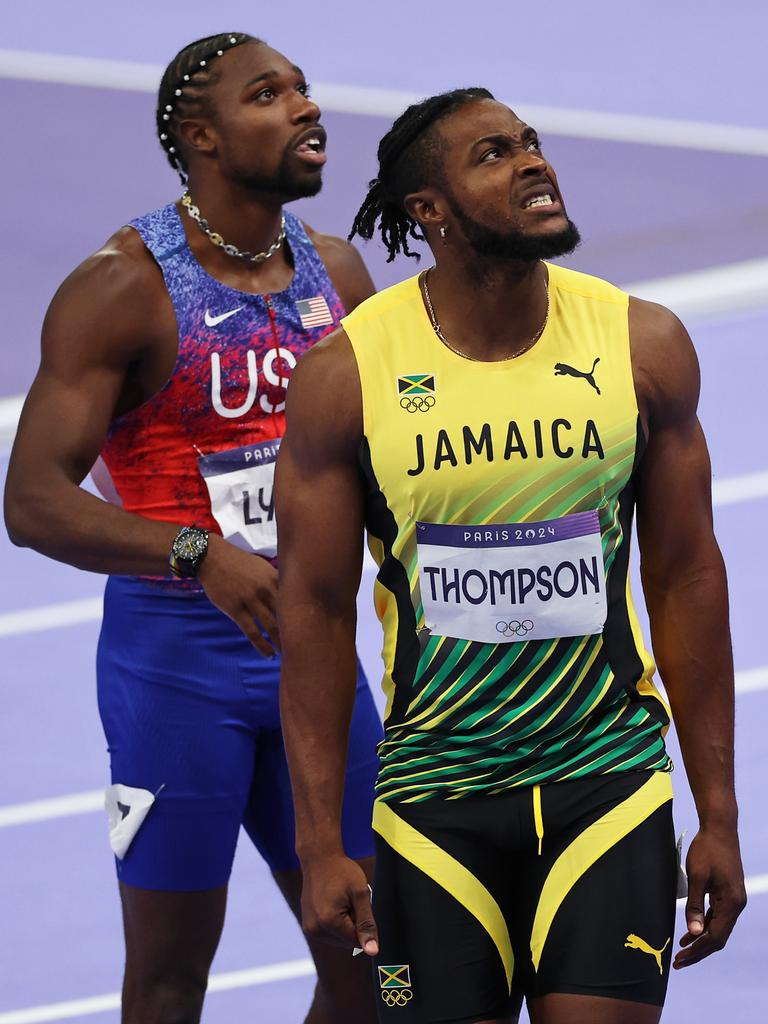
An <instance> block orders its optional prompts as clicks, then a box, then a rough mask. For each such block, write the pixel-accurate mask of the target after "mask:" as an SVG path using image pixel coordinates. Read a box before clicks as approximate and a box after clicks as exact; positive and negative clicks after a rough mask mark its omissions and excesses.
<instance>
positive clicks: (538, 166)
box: [520, 150, 549, 178]
mask: <svg viewBox="0 0 768 1024" xmlns="http://www.w3.org/2000/svg"><path fill="white" fill-rule="evenodd" d="M548 166H549V164H548V163H547V161H546V160H545V159H544V157H543V156H542V154H541V153H539V152H537V151H536V150H531V151H530V152H526V153H525V154H524V156H523V158H522V160H521V164H520V174H521V175H522V177H524V178H538V177H541V175H542V174H545V173H546V170H547V168H548Z"/></svg>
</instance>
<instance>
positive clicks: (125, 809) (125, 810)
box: [117, 800, 131, 821]
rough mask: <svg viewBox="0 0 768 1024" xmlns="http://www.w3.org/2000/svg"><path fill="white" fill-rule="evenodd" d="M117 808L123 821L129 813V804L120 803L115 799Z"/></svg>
mask: <svg viewBox="0 0 768 1024" xmlns="http://www.w3.org/2000/svg"><path fill="white" fill-rule="evenodd" d="M117 809H118V811H120V814H121V815H122V820H123V821H125V819H126V818H127V817H128V815H129V814H130V813H131V808H130V806H129V805H128V804H121V803H120V801H119V800H118V801H117Z"/></svg>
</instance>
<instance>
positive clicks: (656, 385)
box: [629, 296, 700, 423]
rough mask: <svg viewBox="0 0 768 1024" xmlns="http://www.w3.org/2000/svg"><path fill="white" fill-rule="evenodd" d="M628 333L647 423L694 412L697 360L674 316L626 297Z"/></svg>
mask: <svg viewBox="0 0 768 1024" xmlns="http://www.w3.org/2000/svg"><path fill="white" fill-rule="evenodd" d="M629 336H630V346H631V353H632V371H633V374H634V379H635V389H636V392H637V397H638V402H639V404H640V406H641V412H643V413H644V414H645V418H646V420H647V422H649V423H653V422H656V423H660V422H661V423H663V422H669V421H675V420H679V419H685V418H687V417H689V416H691V415H695V412H696V406H697V404H698V398H699V384H700V375H699V362H698V359H697V357H696V351H695V349H694V347H693V342H692V341H691V338H690V336H689V334H688V331H687V330H686V329H685V327H684V326H683V324H682V323H681V321H680V320H679V319H678V317H677V316H675V314H674V313H673V312H672V311H671V310H669V309H667V308H666V307H665V306H661V305H659V304H658V303H656V302H648V301H646V300H645V299H638V298H635V297H634V296H630V300H629Z"/></svg>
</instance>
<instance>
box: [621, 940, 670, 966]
mask: <svg viewBox="0 0 768 1024" xmlns="http://www.w3.org/2000/svg"><path fill="white" fill-rule="evenodd" d="M670 941H671V939H667V941H666V942H665V943H664V945H663V946H662V947H661V949H654V948H653V946H649V945H648V943H647V942H646V941H645V939H641V938H640V936H639V935H634V934H631V933H630V934H629V935H628V936H627V941H626V942H625V943H624V948H625V949H639V950H640V952H641V953H648V954H649V956H652V957H653V958H654V960H655V961H656V963H657V964H658V965H659V974H663V973H664V969H663V967H662V966H661V954H662V953H663V952H664V950H665V949H666V948H667V946H668V945H669V943H670Z"/></svg>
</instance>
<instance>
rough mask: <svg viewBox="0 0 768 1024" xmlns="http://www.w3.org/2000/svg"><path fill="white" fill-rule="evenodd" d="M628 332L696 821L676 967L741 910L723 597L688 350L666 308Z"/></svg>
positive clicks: (633, 321)
mask: <svg viewBox="0 0 768 1024" xmlns="http://www.w3.org/2000/svg"><path fill="white" fill-rule="evenodd" d="M630 334H631V338H632V349H633V366H634V372H635V381H636V387H637V392H638V401H639V404H640V407H641V414H642V415H643V417H644V420H645V423H646V426H647V431H648V446H647V449H646V452H645V455H644V458H643V461H642V464H641V468H640V474H639V479H638V496H637V515H638V539H639V543H640V552H641V574H642V580H643V589H644V592H645V598H646V603H647V606H648V612H649V615H650V620H651V636H652V641H653V650H654V655H655V657H656V660H657V662H658V665H659V670H660V673H661V678H662V679H663V681H664V686H665V688H666V691H667V694H668V696H669V700H670V705H671V707H672V714H673V717H674V722H675V727H676V729H677V733H678V736H679V739H680V747H681V750H682V753H683V759H684V761H685V768H686V773H687V776H688V781H689V783H690V786H691V790H692V792H693V796H694V799H695V801H696V808H697V811H698V814H699V820H700V831H699V834H698V836H697V837H696V839H695V840H694V842H693V844H692V845H691V851H690V854H689V858H688V868H689V876H690V877H689V884H690V895H689V901H688V907H687V918H688V933H687V935H686V936H684V937H683V940H682V944H683V945H684V946H686V947H687V948H686V949H685V950H684V951H683V952H681V953H679V954H678V956H677V958H676V961H675V966H678V967H681V966H686V965H688V964H690V963H694V962H696V961H697V960H700V959H702V958H703V957H704V956H706V955H708V954H709V953H711V952H714V950H715V949H720V948H722V946H723V945H724V944H725V941H726V940H727V938H728V935H729V934H730V931H731V929H732V928H733V925H734V923H735V920H736V917H737V916H738V914H739V913H740V911H741V909H742V907H743V905H744V902H745V896H744V885H743V874H742V869H741V861H740V857H739V848H738V839H737V835H736V820H737V808H736V797H735V792H734V772H733V718H734V690H733V662H732V656H731V643H730V633H729V627H728V593H727V583H726V576H725V567H724V565H723V559H722V556H721V554H720V549H719V548H718V545H717V541H716V540H715V536H714V533H713V529H712V498H711V485H710V463H709V455H708V452H707V446H706V442H705V440H704V434H703V432H702V429H701V425H700V424H699V421H698V418H697V415H696V408H697V404H698V396H699V370H698V364H697V360H696V355H695V353H694V350H693V346H692V344H691V341H690V339H689V337H688V335H687V333H686V331H685V329H684V328H683V326H682V325H681V324H680V323H679V321H678V320H677V319H676V318H675V317H674V316H673V315H672V314H671V313H669V311H668V310H665V309H663V308H662V307H659V306H655V305H652V304H650V303H645V302H641V301H639V300H634V299H633V300H632V301H631V304H630ZM705 892H708V893H709V898H710V910H709V911H708V913H707V914H706V916H705V914H704V894H705Z"/></svg>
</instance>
